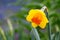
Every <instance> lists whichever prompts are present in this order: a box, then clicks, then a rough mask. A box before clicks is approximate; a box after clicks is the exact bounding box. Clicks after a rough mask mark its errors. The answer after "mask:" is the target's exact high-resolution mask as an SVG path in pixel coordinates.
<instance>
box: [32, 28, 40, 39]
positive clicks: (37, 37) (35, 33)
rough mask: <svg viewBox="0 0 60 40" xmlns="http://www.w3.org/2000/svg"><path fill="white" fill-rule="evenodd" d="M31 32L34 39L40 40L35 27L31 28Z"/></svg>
mask: <svg viewBox="0 0 60 40" xmlns="http://www.w3.org/2000/svg"><path fill="white" fill-rule="evenodd" d="M32 32H33V34H34V36H35V38H36V40H40V37H39V34H38V32H37V30H36V29H35V28H32Z"/></svg>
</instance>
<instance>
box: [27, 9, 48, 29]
mask: <svg viewBox="0 0 60 40" xmlns="http://www.w3.org/2000/svg"><path fill="white" fill-rule="evenodd" d="M26 20H27V21H28V22H31V24H32V26H33V27H34V28H36V27H37V26H39V27H40V28H42V29H44V28H45V26H46V24H47V23H48V19H47V17H46V15H45V13H44V12H43V11H42V10H39V9H31V10H30V11H29V14H28V15H27V17H26Z"/></svg>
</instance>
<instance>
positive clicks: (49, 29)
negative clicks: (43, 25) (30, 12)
mask: <svg viewBox="0 0 60 40" xmlns="http://www.w3.org/2000/svg"><path fill="white" fill-rule="evenodd" d="M41 10H42V11H44V12H45V13H46V16H47V18H48V20H49V17H48V11H47V7H46V6H44V7H43V8H41ZM48 36H49V40H51V27H50V24H49V23H48Z"/></svg>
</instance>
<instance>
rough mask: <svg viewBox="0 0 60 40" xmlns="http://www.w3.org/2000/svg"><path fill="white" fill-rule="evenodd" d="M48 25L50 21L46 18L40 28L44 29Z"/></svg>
mask: <svg viewBox="0 0 60 40" xmlns="http://www.w3.org/2000/svg"><path fill="white" fill-rule="evenodd" d="M47 23H48V19H47V18H46V17H44V19H43V21H42V22H41V23H40V24H39V26H40V28H42V29H44V28H45V27H46V24H47Z"/></svg>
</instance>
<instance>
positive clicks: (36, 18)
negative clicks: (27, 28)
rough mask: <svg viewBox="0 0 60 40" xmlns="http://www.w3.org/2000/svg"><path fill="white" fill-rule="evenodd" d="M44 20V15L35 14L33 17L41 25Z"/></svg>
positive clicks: (33, 20)
mask: <svg viewBox="0 0 60 40" xmlns="http://www.w3.org/2000/svg"><path fill="white" fill-rule="evenodd" d="M41 21H42V17H41V15H35V16H34V17H33V18H32V22H34V23H36V24H37V25H39V24H40V23H41Z"/></svg>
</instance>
